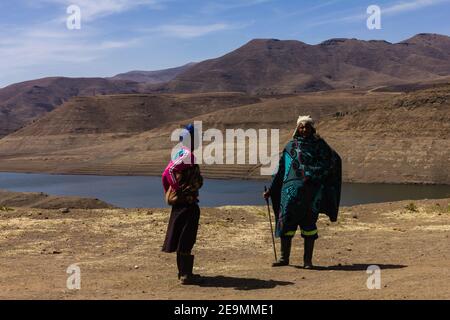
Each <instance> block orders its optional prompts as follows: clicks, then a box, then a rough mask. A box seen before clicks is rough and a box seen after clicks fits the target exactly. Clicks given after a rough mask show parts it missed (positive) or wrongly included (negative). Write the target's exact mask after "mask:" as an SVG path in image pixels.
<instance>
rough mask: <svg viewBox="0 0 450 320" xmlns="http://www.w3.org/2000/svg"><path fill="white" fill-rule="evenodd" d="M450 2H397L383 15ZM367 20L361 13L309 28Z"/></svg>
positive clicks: (388, 7)
mask: <svg viewBox="0 0 450 320" xmlns="http://www.w3.org/2000/svg"><path fill="white" fill-rule="evenodd" d="M449 2H450V0H415V1H409V2H397V3H394V4H391V5H389V6H381V14H382V15H387V16H394V15H398V14H401V13H404V12H407V11H414V10H419V9H422V8H425V7H430V6H434V5H438V4H442V3H449ZM365 19H367V14H366V13H365V12H364V13H361V14H353V15H347V16H344V17H339V18H331V19H321V20H317V21H314V22H312V23H309V24H308V26H309V27H315V26H319V25H325V24H330V23H336V22H355V21H361V20H365Z"/></svg>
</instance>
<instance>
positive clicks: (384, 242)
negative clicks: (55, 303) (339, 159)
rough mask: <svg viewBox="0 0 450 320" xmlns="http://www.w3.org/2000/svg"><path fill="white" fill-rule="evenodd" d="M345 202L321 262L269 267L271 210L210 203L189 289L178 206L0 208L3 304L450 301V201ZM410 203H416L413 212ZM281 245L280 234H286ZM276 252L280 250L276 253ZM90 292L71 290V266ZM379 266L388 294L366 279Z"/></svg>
mask: <svg viewBox="0 0 450 320" xmlns="http://www.w3.org/2000/svg"><path fill="white" fill-rule="evenodd" d="M409 204H410V201H404V202H395V203H384V204H372V205H363V206H354V207H344V208H342V210H341V215H340V218H339V221H338V222H337V223H330V222H329V221H328V220H327V218H326V217H325V216H322V217H321V218H320V221H319V232H320V239H319V240H318V241H317V245H316V250H315V258H314V262H315V264H316V265H317V266H319V267H318V269H317V270H304V269H302V268H299V266H300V265H301V262H302V261H301V257H302V254H303V252H302V247H303V241H302V240H301V239H300V238H299V235H297V238H295V240H294V246H293V252H292V258H291V264H292V266H289V267H284V268H271V266H270V265H271V263H272V261H273V250H272V247H271V241H272V240H271V238H270V228H269V224H268V221H267V216H266V211H265V210H266V208H265V207H263V206H261V207H249V206H246V207H238V206H228V207H220V208H202V216H201V225H200V230H199V236H198V241H197V245H196V247H195V254H196V263H195V270H194V271H195V272H196V273H200V274H202V275H203V276H204V277H205V278H204V281H203V283H201V284H199V285H194V286H180V285H179V284H178V281H177V279H176V273H177V271H176V264H175V256H174V255H171V254H165V253H162V252H161V251H160V248H161V245H162V242H163V239H164V235H165V231H166V226H167V221H168V218H169V210H168V209H135V210H124V209H73V210H70V212H69V213H62V212H61V211H60V210H46V209H29V208H5V207H4V208H0V288H1V289H0V299H19V298H20V299H450V282H449V281H448V279H450V247H449V235H450V208H449V205H450V199H444V200H424V201H416V202H414V205H415V206H408V205H409ZM407 207H408V208H410V209H416V211H414V210H410V209H408V208H407ZM277 245H278V240H277ZM277 250H278V248H277ZM75 263H76V264H78V266H79V267H80V268H81V290H69V289H67V287H66V281H67V278H68V276H69V274H67V273H66V269H67V267H68V266H69V265H72V264H75ZM369 265H378V266H380V268H381V282H382V286H381V289H380V290H369V289H367V286H366V281H367V278H368V276H369V275H368V274H367V273H366V269H367V267H368V266H369Z"/></svg>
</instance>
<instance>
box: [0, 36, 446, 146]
mask: <svg viewBox="0 0 450 320" xmlns="http://www.w3.org/2000/svg"><path fill="white" fill-rule="evenodd" d="M448 76H450V37H448V36H445V35H438V34H418V35H416V36H414V37H412V38H410V39H408V40H405V41H402V42H399V43H394V44H393V43H389V42H386V41H378V40H377V41H362V40H357V39H330V40H327V41H324V42H322V43H320V44H317V45H308V44H306V43H303V42H300V41H295V40H286V41H281V40H276V39H255V40H252V41H250V42H248V43H247V44H245V45H244V46H242V47H240V48H238V49H236V50H234V51H232V52H230V53H228V54H226V55H224V56H222V57H218V58H215V59H210V60H206V61H203V62H199V63H190V64H187V65H184V66H182V67H178V68H171V69H166V70H159V71H131V72H127V73H123V74H118V75H116V76H114V77H111V78H65V77H52V78H43V79H37V80H31V81H26V82H22V83H17V84H13V85H10V86H8V87H5V88H2V89H0V137H2V136H6V135H8V134H9V133H11V132H14V131H16V130H18V129H19V128H21V127H23V126H25V125H26V124H28V123H30V122H31V121H33V120H35V119H38V118H39V117H41V116H43V115H44V114H46V113H47V112H49V111H52V110H53V109H54V108H55V107H57V106H59V105H61V104H62V103H64V102H65V101H67V100H68V99H70V98H71V97H74V96H92V95H103V94H127V93H161V92H163V93H200V92H244V93H247V94H251V95H260V96H265V95H278V94H297V93H302V92H316V91H324V90H335V89H361V88H377V87H380V86H399V85H402V84H411V83H418V82H427V81H439V80H442V79H446V78H447V77H448Z"/></svg>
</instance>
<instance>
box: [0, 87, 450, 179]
mask: <svg viewBox="0 0 450 320" xmlns="http://www.w3.org/2000/svg"><path fill="white" fill-rule="evenodd" d="M449 92H450V86H446V87H442V86H441V87H437V88H433V89H427V90H420V91H417V92H412V93H408V94H401V93H381V92H371V91H369V92H364V91H359V92H357V91H353V92H345V91H342V92H339V91H330V92H321V93H310V94H301V95H295V96H287V97H277V98H264V99H261V100H260V102H258V99H256V100H255V98H254V97H248V96H246V95H243V94H231V93H229V94H225V93H224V94H210V95H208V94H203V95H202V94H195V95H190V94H184V95H163V96H157V95H131V96H126V97H124V96H104V97H95V98H94V97H91V98H76V99H74V100H73V101H71V102H70V103H68V104H66V105H65V106H63V107H62V108H60V109H58V110H55V111H53V112H52V113H50V114H49V115H48V116H46V117H45V118H43V119H42V120H41V121H37V122H36V123H34V124H33V125H30V126H29V127H27V128H24V129H23V130H20V131H18V132H17V133H15V134H13V135H10V136H8V137H6V138H3V139H2V140H0V170H4V171H39V172H54V173H76V174H125V175H127V174H139V175H146V174H150V175H153V174H156V175H159V174H160V173H161V171H162V169H163V167H164V165H165V163H166V161H167V160H168V159H169V157H170V151H171V149H172V148H173V147H174V146H175V142H172V141H170V134H171V132H172V130H174V129H176V128H179V126H180V124H183V123H186V122H191V121H194V120H202V121H203V126H204V130H206V129H208V128H218V129H221V130H223V129H227V128H233V129H237V128H242V129H248V128H256V129H258V128H269V129H281V131H280V143H281V144H282V145H283V144H284V143H285V142H287V141H288V140H289V138H290V135H291V134H292V130H293V128H294V126H295V121H296V118H297V116H298V115H299V114H312V115H313V116H314V117H315V118H317V119H319V123H318V130H319V133H320V135H322V136H323V137H324V138H325V139H326V140H327V141H328V142H329V144H330V145H331V146H333V147H334V148H335V149H336V150H337V151H338V152H339V153H340V154H341V156H342V158H343V162H344V177H345V179H346V180H347V181H355V182H398V183H408V182H409V183H413V182H418V183H450V176H449V175H448V172H449V170H448V169H449V167H450V151H449V150H450V145H449V140H448V137H449V136H450V128H449V123H450V121H449V120H450V119H449V116H450V114H449V110H450V109H449V107H450V105H449V100H448V97H449ZM162 97H164V99H167V101H166V102H165V103H162V100H160V99H162ZM213 97H216V98H215V99H216V103H212V104H211V105H205V106H204V107H202V108H200V107H198V105H199V103H198V101H199V99H204V100H205V101H213V100H214V98H213ZM124 99H127V100H124ZM183 100H184V102H183V103H185V105H183V103H181V102H180V101H183ZM228 100H229V101H228ZM149 101H154V102H155V103H154V105H153V106H152V107H150V106H149V104H148V103H149ZM175 101H178V102H179V104H178V105H177V104H176V103H175ZM217 101H221V102H220V103H219V102H217ZM227 101H228V102H227ZM215 104H217V106H216V105H215ZM146 105H147V107H146ZM186 105H191V106H193V105H196V106H197V108H194V107H192V108H185V106H186ZM152 108H153V109H152ZM168 108H173V109H171V110H173V111H176V112H175V113H176V114H177V118H174V117H172V116H171V115H172V113H171V111H168V110H166V109H168ZM97 109H99V110H101V112H99V111H97ZM92 110H96V111H95V114H102V116H101V117H91V116H90V114H91V111H92ZM180 110H184V111H185V113H181V112H180ZM194 112H195V113H194ZM175 113H174V114H175ZM149 116H150V117H149ZM142 119H148V120H146V121H143V120H142ZM208 144H209V143H206V142H205V145H208ZM203 172H204V173H205V174H206V176H208V177H217V178H227V177H234V178H249V177H251V178H264V179H265V178H267V177H261V176H259V168H258V167H257V166H255V165H231V166H230V165H210V166H207V165H205V166H203Z"/></svg>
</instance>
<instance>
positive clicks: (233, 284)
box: [196, 276, 294, 290]
mask: <svg viewBox="0 0 450 320" xmlns="http://www.w3.org/2000/svg"><path fill="white" fill-rule="evenodd" d="M293 284H294V283H293V282H288V281H276V280H261V279H253V278H237V277H225V276H214V277H209V276H202V277H201V281H200V282H199V283H197V284H196V285H197V286H199V287H216V288H234V289H235V290H258V289H273V288H275V287H277V286H287V285H293Z"/></svg>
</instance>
